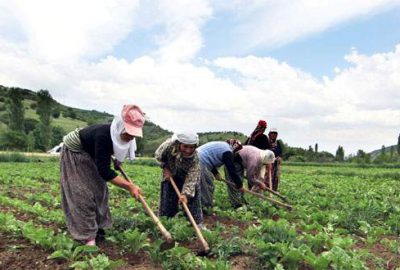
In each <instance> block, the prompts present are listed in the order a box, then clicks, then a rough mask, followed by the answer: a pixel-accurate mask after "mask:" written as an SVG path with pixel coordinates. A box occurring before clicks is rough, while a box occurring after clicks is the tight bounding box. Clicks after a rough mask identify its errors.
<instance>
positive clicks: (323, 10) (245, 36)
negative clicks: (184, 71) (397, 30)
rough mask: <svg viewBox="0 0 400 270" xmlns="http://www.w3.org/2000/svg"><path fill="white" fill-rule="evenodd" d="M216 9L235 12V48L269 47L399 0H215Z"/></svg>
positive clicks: (387, 7)
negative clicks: (231, 0) (237, 40)
mask: <svg viewBox="0 0 400 270" xmlns="http://www.w3.org/2000/svg"><path fill="white" fill-rule="evenodd" d="M214 5H215V8H216V9H217V10H222V11H226V10H228V11H229V12H232V13H234V14H236V17H237V19H236V21H237V24H236V25H235V26H234V27H235V28H234V32H235V33H236V35H237V38H236V39H239V40H241V42H240V45H239V46H236V49H238V50H242V52H247V51H249V50H252V49H255V48H266V47H267V48H271V47H278V46H280V45H283V44H287V43H289V42H291V41H294V40H297V39H300V38H305V37H306V36H308V35H311V34H315V33H319V32H322V31H324V30H326V29H329V28H331V27H333V26H337V25H338V24H341V23H344V22H347V21H349V20H352V19H356V18H360V17H362V16H365V15H374V14H378V13H380V12H383V11H385V10H388V9H390V8H391V7H394V6H398V5H400V1H399V0H367V1H366V0H355V1H347V0H336V1H331V0H319V1H316V0H298V1H291V0H281V1H274V0H266V1H253V2H252V4H251V5H249V2H248V1H246V0H236V1H233V2H232V3H230V2H228V4H227V3H226V2H222V3H221V2H220V1H217V2H216V3H215V4H214Z"/></svg>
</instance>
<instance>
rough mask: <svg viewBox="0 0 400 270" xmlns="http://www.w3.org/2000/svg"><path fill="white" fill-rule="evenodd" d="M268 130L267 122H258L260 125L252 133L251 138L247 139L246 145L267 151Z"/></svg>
mask: <svg viewBox="0 0 400 270" xmlns="http://www.w3.org/2000/svg"><path fill="white" fill-rule="evenodd" d="M266 128H267V122H265V121H264V120H260V121H258V124H257V126H256V128H255V129H254V131H253V132H252V133H251V135H250V137H248V138H247V140H246V142H245V143H244V144H245V145H253V146H255V147H257V148H259V149H262V150H266V149H269V147H270V146H269V140H268V136H267V135H265V134H264V132H265V129H266Z"/></svg>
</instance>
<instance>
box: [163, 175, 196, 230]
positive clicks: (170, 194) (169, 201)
mask: <svg viewBox="0 0 400 270" xmlns="http://www.w3.org/2000/svg"><path fill="white" fill-rule="evenodd" d="M174 180H175V184H176V185H177V187H178V189H179V191H182V188H183V184H184V183H185V181H184V179H182V178H179V177H174ZM188 208H189V210H190V213H191V214H192V216H193V219H194V220H195V221H196V223H197V224H200V223H202V222H203V211H202V209H201V195H200V185H199V184H198V185H196V189H195V195H194V197H193V198H189V197H188ZM178 211H179V198H178V195H177V194H176V192H175V189H174V187H173V186H172V184H171V182H170V181H162V182H161V194H160V210H159V215H160V216H166V217H173V216H175V215H176V214H177V213H178Z"/></svg>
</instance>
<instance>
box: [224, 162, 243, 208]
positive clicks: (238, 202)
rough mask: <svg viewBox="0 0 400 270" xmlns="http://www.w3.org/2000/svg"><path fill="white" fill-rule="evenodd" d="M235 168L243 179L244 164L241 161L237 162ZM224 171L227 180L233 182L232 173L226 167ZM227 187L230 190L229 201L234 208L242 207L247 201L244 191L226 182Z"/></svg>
mask: <svg viewBox="0 0 400 270" xmlns="http://www.w3.org/2000/svg"><path fill="white" fill-rule="evenodd" d="M235 169H236V172H237V174H238V175H239V176H240V178H241V179H242V181H243V175H244V171H243V166H242V165H241V164H240V163H238V162H235ZM224 172H225V177H226V180H228V181H229V182H231V183H233V180H232V178H231V177H230V175H229V173H228V171H227V169H226V168H225V167H224ZM226 187H227V190H228V196H229V201H230V202H231V204H232V206H233V208H235V209H236V208H239V207H241V206H242V205H243V204H244V203H245V201H244V196H243V193H242V192H240V191H238V190H237V189H236V188H234V187H232V186H231V185H229V184H226Z"/></svg>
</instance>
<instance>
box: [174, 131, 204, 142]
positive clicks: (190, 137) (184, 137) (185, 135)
mask: <svg viewBox="0 0 400 270" xmlns="http://www.w3.org/2000/svg"><path fill="white" fill-rule="evenodd" d="M172 140H173V141H179V142H180V143H184V144H196V145H198V144H199V136H198V135H197V134H196V133H191V132H182V133H175V134H174V135H172Z"/></svg>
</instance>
